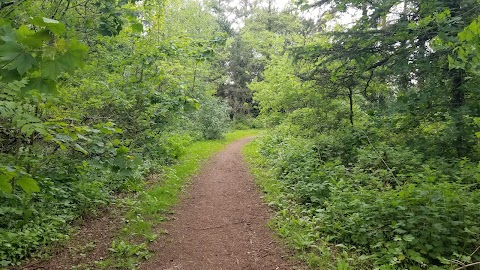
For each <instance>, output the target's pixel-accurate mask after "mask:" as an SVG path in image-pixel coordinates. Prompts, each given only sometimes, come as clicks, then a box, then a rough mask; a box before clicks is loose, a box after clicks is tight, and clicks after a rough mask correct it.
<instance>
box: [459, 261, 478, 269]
mask: <svg viewBox="0 0 480 270" xmlns="http://www.w3.org/2000/svg"><path fill="white" fill-rule="evenodd" d="M479 264H480V262H474V263H471V264H466V265H464V266H462V267H459V268H457V269H455V270H461V269H467V267H470V266H475V265H479Z"/></svg>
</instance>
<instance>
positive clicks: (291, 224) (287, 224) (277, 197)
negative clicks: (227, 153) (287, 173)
mask: <svg viewBox="0 0 480 270" xmlns="http://www.w3.org/2000/svg"><path fill="white" fill-rule="evenodd" d="M259 149H260V146H259V144H258V142H257V141H256V140H254V141H253V142H251V143H249V144H248V145H247V146H246V147H244V148H243V154H244V155H245V157H246V160H247V163H248V164H249V167H250V171H251V172H252V174H253V176H254V178H255V181H256V183H257V184H258V185H259V186H260V188H261V189H262V191H263V192H264V194H265V195H264V199H265V201H266V202H267V203H268V205H269V206H270V207H272V208H273V209H274V210H275V212H276V213H275V216H274V218H273V219H272V220H271V221H270V223H269V226H270V228H272V229H273V230H274V231H275V232H276V233H277V234H278V235H279V236H280V238H281V239H282V241H283V242H284V244H285V245H287V247H288V248H290V249H292V250H294V251H295V257H296V258H297V259H299V260H301V261H304V262H305V263H306V264H307V266H309V267H310V268H312V269H325V270H327V269H338V270H339V269H343V270H348V269H353V268H352V267H350V266H349V261H350V260H352V258H349V257H350V255H349V254H348V253H347V252H343V251H342V250H341V249H340V248H337V247H335V246H331V245H328V244H327V243H318V241H317V239H318V235H315V231H316V230H315V228H311V224H312V223H311V222H308V220H305V219H304V218H305V215H303V214H302V211H303V210H302V208H300V207H299V206H298V205H296V203H295V202H294V198H291V197H290V196H289V194H288V192H286V191H285V189H284V186H283V184H282V183H281V182H280V181H278V180H277V179H276V177H275V172H274V171H273V168H271V167H270V166H269V165H268V160H267V159H266V158H265V157H264V156H262V155H261V154H260V153H259Z"/></svg>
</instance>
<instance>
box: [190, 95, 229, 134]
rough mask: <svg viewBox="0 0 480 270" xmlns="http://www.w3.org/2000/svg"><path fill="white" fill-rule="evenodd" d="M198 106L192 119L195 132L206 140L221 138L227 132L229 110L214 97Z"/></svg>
mask: <svg viewBox="0 0 480 270" xmlns="http://www.w3.org/2000/svg"><path fill="white" fill-rule="evenodd" d="M200 104H201V106H200V109H199V110H198V111H196V112H195V117H194V118H195V120H194V122H195V124H196V128H197V130H198V131H199V132H200V133H201V134H202V136H203V138H205V139H207V140H213V139H220V138H222V137H223V133H225V132H226V131H227V130H228V124H229V117H228V113H229V111H230V108H229V107H228V105H227V104H226V103H225V102H222V101H220V100H218V99H216V98H214V97H210V98H206V99H204V100H203V101H202V102H200Z"/></svg>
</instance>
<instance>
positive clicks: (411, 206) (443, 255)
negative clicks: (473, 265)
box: [316, 183, 480, 269]
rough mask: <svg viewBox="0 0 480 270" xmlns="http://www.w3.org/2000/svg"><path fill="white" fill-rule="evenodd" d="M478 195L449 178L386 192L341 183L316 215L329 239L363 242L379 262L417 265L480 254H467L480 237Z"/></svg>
mask: <svg viewBox="0 0 480 270" xmlns="http://www.w3.org/2000/svg"><path fill="white" fill-rule="evenodd" d="M479 195H480V193H479V192H478V191H477V192H468V191H466V190H465V188H464V187H462V186H461V185H458V184H450V183H442V184H420V185H414V184H409V185H406V186H403V187H399V188H397V189H391V190H386V191H383V192H378V191H376V190H367V189H360V190H355V189H352V188H350V187H349V186H348V185H346V186H342V185H339V186H338V187H337V188H336V189H335V190H334V191H333V195H332V196H331V198H330V200H329V201H328V203H326V207H325V209H323V210H322V211H318V214H317V215H316V220H317V222H318V224H317V225H318V228H320V230H321V231H322V232H323V233H324V234H325V235H329V239H330V241H332V242H334V243H344V244H351V245H354V246H356V247H358V248H362V250H363V251H364V252H365V253H366V254H370V255H368V256H364V259H370V260H372V261H373V262H374V264H376V265H392V266H396V267H402V269H403V268H408V267H409V269H413V267H414V266H415V267H425V266H432V265H441V264H442V263H448V261H447V260H446V259H452V258H456V256H460V255H459V254H462V256H463V257H462V258H461V260H462V261H465V262H469V261H472V260H479V259H480V256H479V255H474V256H473V257H471V258H467V257H468V254H471V253H472V252H473V250H475V248H476V247H477V246H478V244H479V239H480V228H479V227H478V220H480V196H479ZM457 259H458V258H457ZM418 269H419V268H418Z"/></svg>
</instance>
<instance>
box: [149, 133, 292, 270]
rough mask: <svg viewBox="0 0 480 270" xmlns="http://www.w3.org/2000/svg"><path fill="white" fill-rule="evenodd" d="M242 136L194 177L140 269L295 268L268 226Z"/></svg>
mask: <svg viewBox="0 0 480 270" xmlns="http://www.w3.org/2000/svg"><path fill="white" fill-rule="evenodd" d="M250 140H251V138H244V139H240V140H238V141H236V142H234V143H232V144H230V145H228V146H227V147H226V149H224V150H223V151H222V152H220V153H218V154H216V155H215V156H214V157H213V158H211V159H210V161H209V162H207V163H206V164H205V165H204V168H203V169H202V170H201V171H200V172H199V174H198V175H197V176H196V177H194V178H193V179H192V185H191V187H190V188H189V190H188V191H187V194H188V195H187V197H186V198H185V199H184V200H183V202H182V203H180V205H179V206H178V207H177V209H176V211H175V214H174V218H173V219H172V220H171V221H169V222H166V223H165V224H164V225H163V226H162V227H163V228H164V229H165V230H166V231H167V232H168V233H167V234H166V235H164V236H163V237H160V239H159V240H158V241H157V242H156V243H154V244H153V245H152V246H151V248H152V249H153V250H154V251H155V256H154V257H153V258H151V259H150V260H149V261H147V262H146V263H145V264H143V265H142V266H141V267H140V269H162V270H170V269H172V270H173V269H185V270H195V269H199V270H200V269H201V270H207V269H212V270H221V269H225V270H227V269H228V270H231V269H296V267H295V263H293V262H290V261H289V260H287V257H288V255H287V254H286V253H285V252H284V251H283V250H282V248H281V247H280V245H279V244H278V243H277V242H276V241H275V240H274V238H273V235H272V232H271V231H270V230H269V229H268V228H267V227H266V223H267V222H268V219H269V217H270V216H271V211H270V209H269V208H268V207H267V206H266V205H265V204H264V203H263V202H262V199H261V197H260V192H259V190H258V188H257V187H256V186H255V184H254V180H253V179H252V176H251V175H250V173H249V172H248V169H247V167H246V165H245V162H244V158H243V155H242V153H241V149H242V147H243V146H244V145H245V144H246V143H247V142H249V141H250Z"/></svg>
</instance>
